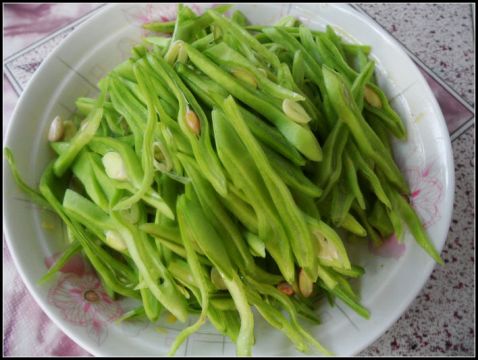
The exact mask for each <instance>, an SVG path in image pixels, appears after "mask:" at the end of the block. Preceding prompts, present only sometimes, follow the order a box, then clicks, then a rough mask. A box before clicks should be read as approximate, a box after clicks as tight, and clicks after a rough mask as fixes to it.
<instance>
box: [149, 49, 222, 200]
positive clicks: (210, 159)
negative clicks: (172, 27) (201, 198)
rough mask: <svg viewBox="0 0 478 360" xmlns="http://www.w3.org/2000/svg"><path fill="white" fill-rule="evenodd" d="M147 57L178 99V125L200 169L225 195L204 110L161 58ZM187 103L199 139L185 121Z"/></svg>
mask: <svg viewBox="0 0 478 360" xmlns="http://www.w3.org/2000/svg"><path fill="white" fill-rule="evenodd" d="M185 45H186V44H185ZM188 54H189V50H188ZM148 59H149V60H150V62H151V63H152V64H156V67H157V69H158V71H159V72H160V74H161V75H162V76H163V77H164V79H165V81H167V83H168V86H169V87H170V88H171V89H172V90H173V92H174V94H175V96H176V97H177V99H178V101H179V114H178V120H179V121H178V122H179V126H180V127H181V130H182V131H183V133H184V134H185V135H186V136H187V138H188V139H189V142H190V144H191V147H192V150H193V153H194V157H195V158H196V160H197V161H198V164H199V166H200V168H201V171H202V172H203V173H204V174H205V175H206V177H207V179H208V180H209V181H210V182H211V184H212V185H213V186H214V189H215V190H216V191H217V192H218V193H219V194H221V195H225V194H226V193H227V188H226V179H225V177H224V173H223V171H222V168H221V166H220V164H219V160H218V159H217V156H216V154H215V153H214V151H213V149H212V145H211V139H210V136H209V125H208V121H207V118H206V115H205V114H204V111H203V110H202V108H201V106H200V105H199V104H198V103H197V101H196V99H195V98H194V96H193V95H192V93H191V92H190V91H189V90H188V89H187V87H186V86H185V85H184V83H183V82H182V81H181V79H180V78H179V76H178V75H177V74H176V73H175V72H174V71H173V69H172V68H171V67H170V66H169V65H168V64H167V63H166V62H165V61H164V60H163V59H161V58H159V57H157V58H153V57H149V58H148ZM188 103H189V104H190V105H191V107H192V108H193V110H194V114H195V116H196V117H198V119H199V126H200V134H199V139H197V135H195V134H194V133H193V132H192V130H191V128H190V127H189V125H188V124H187V122H186V116H187V112H188V111H189V107H188Z"/></svg>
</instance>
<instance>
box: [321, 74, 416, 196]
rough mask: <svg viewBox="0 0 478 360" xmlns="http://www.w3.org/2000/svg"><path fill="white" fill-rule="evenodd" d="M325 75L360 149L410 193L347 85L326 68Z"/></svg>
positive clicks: (393, 180) (388, 176)
mask: <svg viewBox="0 0 478 360" xmlns="http://www.w3.org/2000/svg"><path fill="white" fill-rule="evenodd" d="M323 73H324V79H325V84H326V86H327V90H328V92H329V94H330V99H331V101H332V104H333V106H334V109H335V111H336V112H337V113H338V115H339V117H340V118H341V119H342V120H343V121H344V122H345V123H346V124H347V126H348V127H349V129H350V131H351V133H352V135H353V137H354V138H355V140H356V142H357V145H358V146H359V149H360V150H361V151H362V152H363V153H364V154H366V155H367V156H370V157H371V158H372V159H373V160H374V161H375V162H376V164H377V166H378V167H379V168H380V169H382V170H383V171H384V173H385V174H386V176H387V178H388V179H389V180H390V181H391V182H392V183H393V184H394V185H396V186H397V187H398V188H399V189H400V190H402V191H403V192H405V193H408V191H409V190H408V185H407V184H406V182H405V180H404V179H403V176H402V174H401V173H400V170H399V169H398V167H397V166H396V164H395V162H394V160H393V158H392V157H391V156H390V155H389V154H388V152H387V151H386V148H385V146H384V145H383V143H382V142H381V141H380V139H379V138H378V136H377V134H375V132H374V131H373V130H372V129H371V128H370V126H369V125H368V123H367V122H366V121H365V120H364V119H363V117H362V115H361V114H360V113H359V112H358V110H357V106H356V104H355V103H354V101H353V99H352V97H351V94H350V90H349V89H348V88H347V85H346V83H345V82H344V81H343V80H342V79H341V78H340V75H338V74H337V73H336V72H335V71H333V70H330V69H328V68H326V67H324V68H323Z"/></svg>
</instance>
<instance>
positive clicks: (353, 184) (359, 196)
mask: <svg viewBox="0 0 478 360" xmlns="http://www.w3.org/2000/svg"><path fill="white" fill-rule="evenodd" d="M342 161H343V164H344V170H345V177H346V181H347V185H348V187H349V189H350V190H351V192H352V193H353V194H354V196H355V199H356V200H357V203H358V204H359V206H360V208H361V209H364V210H365V199H364V196H363V193H362V191H361V190H360V185H359V182H358V178H357V169H356V164H355V163H354V162H353V161H352V159H351V157H350V155H348V153H346V152H344V153H343V160H342Z"/></svg>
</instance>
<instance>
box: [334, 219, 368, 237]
mask: <svg viewBox="0 0 478 360" xmlns="http://www.w3.org/2000/svg"><path fill="white" fill-rule="evenodd" d="M340 226H341V227H342V228H344V229H345V230H347V231H349V232H351V233H352V234H355V235H357V236H361V237H363V236H367V231H366V230H365V229H364V228H363V227H362V225H360V223H359V222H358V221H357V220H356V219H355V218H354V217H353V216H352V215H351V214H350V213H347V214H345V217H344V219H343V221H342V223H341V224H340Z"/></svg>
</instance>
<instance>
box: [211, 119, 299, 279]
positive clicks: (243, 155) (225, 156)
mask: <svg viewBox="0 0 478 360" xmlns="http://www.w3.org/2000/svg"><path fill="white" fill-rule="evenodd" d="M212 120H213V126H214V135H215V138H216V146H217V151H218V155H219V158H220V159H221V161H222V162H223V165H224V167H225V168H226V171H227V172H228V173H229V175H230V176H231V178H232V180H233V181H234V182H235V183H236V184H237V185H238V186H239V187H240V188H242V189H243V190H244V191H245V192H246V194H247V195H248V197H249V199H254V201H253V202H250V204H251V206H252V207H253V208H254V209H255V213H256V215H257V217H258V219H257V229H258V234H259V236H260V237H261V239H262V240H263V241H264V242H265V244H266V249H267V250H268V251H269V253H270V254H271V256H272V257H273V258H274V259H275V260H276V263H277V265H278V267H279V269H280V271H281V273H282V275H283V276H284V278H285V279H286V280H287V281H290V282H293V281H294V265H293V264H294V263H293V259H292V252H291V249H290V244H289V241H288V240H287V236H286V233H285V229H284V228H283V225H282V224H281V223H280V221H279V219H278V214H277V212H276V210H275V209H272V208H270V207H269V204H271V203H272V199H271V198H270V195H269V193H268V191H267V188H266V185H265V184H264V180H263V179H262V178H261V175H260V173H259V171H258V169H257V168H256V167H254V165H253V164H254V163H253V160H252V158H251V156H250V154H249V153H248V151H247V148H246V147H245V146H244V144H243V143H242V142H241V140H240V138H239V137H238V135H237V134H236V132H235V131H234V128H233V127H232V126H231V125H229V122H228V121H226V120H225V117H224V116H223V115H222V114H221V113H220V112H219V111H218V110H214V111H213V116H212Z"/></svg>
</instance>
